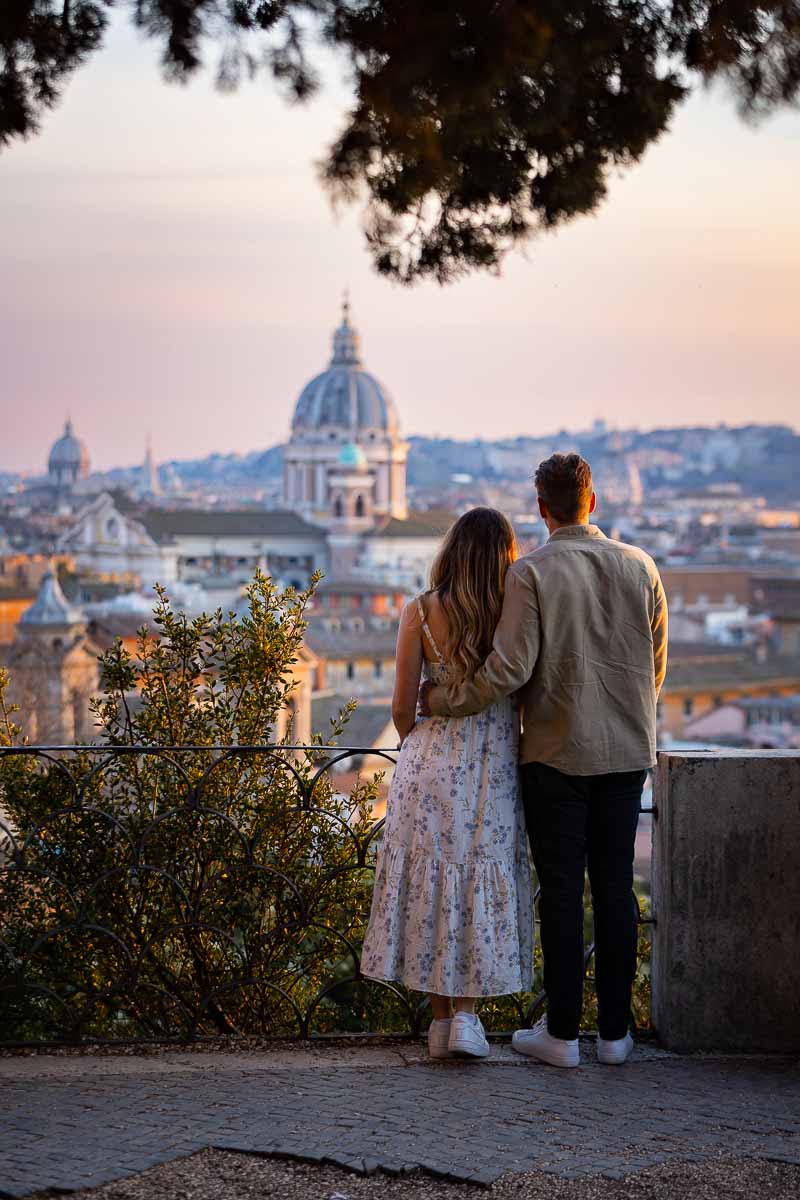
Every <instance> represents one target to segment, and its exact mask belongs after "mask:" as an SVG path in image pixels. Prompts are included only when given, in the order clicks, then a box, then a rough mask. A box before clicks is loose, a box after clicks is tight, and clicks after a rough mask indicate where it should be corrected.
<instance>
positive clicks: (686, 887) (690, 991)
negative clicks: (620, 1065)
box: [652, 750, 800, 1053]
mask: <svg viewBox="0 0 800 1200" xmlns="http://www.w3.org/2000/svg"><path fill="white" fill-rule="evenodd" d="M656 804H657V808H658V817H657V819H656V820H655V821H654V823H653V876H652V878H653V911H654V915H655V918H656V926H655V930H654V934H653V964H652V986H653V1024H654V1026H655V1029H656V1032H657V1033H658V1035H659V1037H660V1038H661V1041H662V1042H663V1043H664V1044H665V1045H666V1046H667V1047H668V1048H669V1049H673V1050H728V1051H739V1052H741V1051H745V1052H749V1051H752V1052H757V1051H768V1052H783V1053H797V1052H798V1051H800V753H798V752H796V751H766V750H765V751H742V750H735V751H723V752H703V753H700V752H685V753H680V752H666V753H662V754H660V755H659V763H658V770H657V776H656Z"/></svg>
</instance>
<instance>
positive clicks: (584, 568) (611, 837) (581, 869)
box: [422, 454, 667, 1067]
mask: <svg viewBox="0 0 800 1200" xmlns="http://www.w3.org/2000/svg"><path fill="white" fill-rule="evenodd" d="M535 481H536V490H537V493H538V501H539V512H540V513H541V515H542V517H543V519H544V521H545V523H546V525H547V528H548V530H549V532H550V538H549V540H548V541H547V543H546V544H545V545H544V546H540V547H539V548H538V549H537V550H534V551H533V552H532V553H531V554H527V555H525V556H524V557H523V558H520V559H518V560H517V562H516V563H514V564H513V566H511V567H510V569H509V571H508V575H507V576H506V585H505V597H504V602H503V611H502V615H501V618H500V623H499V624H498V626H497V631H496V633H495V637H494V644H493V649H492V652H491V654H490V655H489V657H488V658H487V660H486V662H485V663H484V665H483V666H482V667H481V669H480V670H479V671H478V672H477V674H476V675H475V676H474V677H473V678H472V679H470V680H467V681H466V682H464V683H461V684H457V685H453V686H450V687H430V686H427V687H426V688H425V689H424V694H423V696H422V705H423V709H422V711H423V712H424V713H425V714H427V715H432V716H466V715H467V714H468V713H474V712H480V711H481V710H483V709H484V708H487V707H488V706H489V705H491V704H493V703H494V702H495V701H496V700H498V698H499V697H501V696H504V695H509V694H510V693H512V692H517V691H518V692H519V694H520V701H521V709H522V733H521V738H520V763H521V768H522V794H523V800H524V804H525V819H526V822H527V827H528V836H529V838H530V843H531V849H532V852H533V860H534V864H535V866H536V871H537V874H538V876H539V884H540V887H541V898H540V907H539V913H540V919H541V934H542V951H543V955H544V984H545V990H546V992H547V1016H546V1018H543V1019H542V1021H540V1022H539V1023H538V1024H537V1025H536V1026H535V1027H534V1028H533V1029H530V1030H527V1029H520V1030H517V1032H516V1033H515V1034H514V1038H513V1041H512V1045H513V1047H514V1049H515V1050H517V1051H519V1052H520V1053H521V1054H527V1055H530V1056H531V1057H532V1058H537V1059H539V1060H540V1061H542V1062H546V1063H550V1064H552V1065H553V1066H560V1067H576V1066H578V1064H579V1050H578V1027H579V1023H580V1015H581V1008H582V1002H583V978H584V943H583V888H584V874H585V870H586V866H587V865H588V870H589V881H590V884H591V889H592V906H593V911H594V931H595V956H596V961H595V979H596V983H597V998H598V1010H599V1011H598V1026H599V1038H598V1058H599V1059H600V1061H601V1062H603V1063H607V1064H614V1065H617V1064H621V1063H624V1062H625V1061H626V1060H627V1058H628V1057H629V1056H630V1054H631V1051H632V1049H633V1040H632V1038H631V1036H630V1033H629V1031H628V1023H629V1017H630V1005H631V988H632V985H633V979H634V975H635V972H636V944H637V926H636V918H637V910H636V901H635V897H634V895H633V855H634V841H635V837H636V826H637V824H638V820H639V808H640V802H641V795H642V788H643V786H644V782H645V778H646V775H647V770H648V768H650V767H652V766H654V764H655V759H656V702H657V699H658V694H659V692H660V690H661V685H662V683H663V682H664V675H665V673H666V660H667V604H666V599H665V597H664V589H663V587H662V584H661V579H660V578H659V574H658V570H657V568H656V566H655V563H654V562H653V560H652V559H651V558H650V557H649V556H648V555H647V554H645V553H644V551H642V550H639V549H637V548H636V547H635V546H628V545H625V544H624V543H622V542H615V541H612V540H610V539H609V538H607V537H606V536H605V535H604V534H603V533H602V532H601V530H600V529H598V528H597V526H595V525H591V524H590V523H589V518H590V516H591V514H592V513H593V512H594V510H595V505H596V503H597V500H596V497H595V494H594V491H593V488H592V472H591V468H590V467H589V464H588V463H587V462H586V461H585V460H584V459H583V458H581V457H580V455H578V454H567V455H563V454H554V455H553V456H552V458H548V459H547V460H546V461H545V462H543V463H540V464H539V468H538V470H537V472H536V480H535Z"/></svg>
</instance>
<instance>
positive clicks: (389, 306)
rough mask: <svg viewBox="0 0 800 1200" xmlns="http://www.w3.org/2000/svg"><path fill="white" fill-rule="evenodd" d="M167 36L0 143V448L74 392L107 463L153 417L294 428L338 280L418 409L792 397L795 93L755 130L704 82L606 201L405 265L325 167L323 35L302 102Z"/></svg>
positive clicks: (66, 410) (410, 423) (423, 414)
mask: <svg viewBox="0 0 800 1200" xmlns="http://www.w3.org/2000/svg"><path fill="white" fill-rule="evenodd" d="M156 60H157V50H156V48H155V46H154V45H153V44H152V43H148V42H145V41H143V40H141V39H139V38H137V37H135V36H134V35H133V34H132V32H131V31H130V28H129V26H128V24H127V21H126V22H125V23H123V24H122V25H120V23H119V22H118V21H117V22H116V23H115V26H114V29H113V31H112V36H111V37H110V39H109V43H108V46H107V47H106V49H105V50H104V51H103V52H101V54H100V55H98V56H97V58H95V59H94V60H93V61H92V62H90V63H89V65H88V66H86V67H84V68H83V69H82V70H81V71H79V72H78V73H77V75H76V76H75V78H74V79H73V80H72V81H71V83H70V84H69V85H68V87H67V89H66V94H65V97H64V100H63V102H62V103H61V105H60V106H59V107H58V108H57V109H56V111H55V112H54V113H52V114H51V115H50V116H49V118H48V119H47V121H46V123H45V126H44V129H43V131H42V133H41V134H40V135H39V137H38V138H36V139H33V140H32V141H30V142H29V143H26V144H23V145H16V146H13V147H11V148H10V149H9V150H7V151H6V152H5V153H4V154H3V155H2V156H1V157H0V181H1V182H2V195H1V196H0V206H2V207H0V212H2V215H3V221H2V229H1V230H0V264H1V265H2V270H3V274H4V277H5V279H6V280H7V286H6V288H5V289H4V291H3V297H2V300H0V303H1V304H2V306H3V318H2V322H0V329H2V334H1V335H0V354H1V355H2V361H3V365H4V375H5V388H4V402H5V404H7V405H8V406H9V408H11V409H12V410H13V411H15V412H17V413H18V414H20V415H21V414H30V415H31V417H32V418H33V419H29V420H27V421H20V422H19V423H18V428H17V431H16V433H15V435H14V437H13V439H9V441H8V442H7V444H6V446H5V447H4V450H3V453H2V461H0V468H2V469H5V470H25V471H30V472H35V471H37V470H44V466H45V464H44V461H43V456H44V454H45V453H46V448H47V446H48V445H49V443H50V441H51V440H52V436H54V435H55V434H56V433H57V432H58V430H59V429H60V428H61V426H62V425H63V421H64V419H65V417H66V416H67V415H71V416H72V419H73V421H74V422H75V426H76V429H77V430H78V431H79V432H80V434H81V436H83V437H84V438H85V439H86V440H87V441H88V442H89V444H90V448H91V451H92V458H93V462H94V464H95V465H96V466H97V467H98V468H99V469H101V470H103V469H108V468H110V467H111V466H117V465H120V466H124V465H130V464H133V463H135V462H138V461H140V459H141V457H142V454H143V450H144V444H145V438H146V434H147V431H148V430H152V432H153V435H154V443H155V444H154V450H155V453H156V456H157V458H158V460H159V461H166V460H170V459H187V458H196V457H202V456H204V455H205V454H208V453H210V452H213V451H215V450H216V451H219V452H220V453H229V452H247V451H248V450H252V449H259V448H267V447H268V446H270V445H274V444H276V443H278V442H282V441H284V440H285V438H286V436H287V434H288V428H289V420H290V416H291V412H292V408H293V406H294V403H295V401H296V398H297V395H298V393H299V391H300V389H301V388H302V386H303V385H304V383H305V382H306V381H307V379H308V378H309V377H310V376H311V375H313V374H315V373H316V372H317V371H320V370H322V369H323V368H324V367H325V365H326V364H327V361H328V358H329V354H330V334H331V331H332V329H333V326H334V325H335V324H336V321H337V318H338V310H339V303H340V297H341V293H342V290H343V288H344V287H345V286H349V288H350V292H351V297H352V303H353V318H354V322H355V324H356V325H357V326H358V328H359V330H360V332H361V335H362V338H363V344H364V360H365V363H366V365H367V367H368V368H369V369H370V370H371V371H374V373H375V374H376V375H377V376H378V377H379V378H380V379H381V380H382V381H383V382H384V383H385V384H386V386H387V387H388V389H389V391H390V392H391V393H392V394H393V395H394V396H395V399H396V401H397V403H398V406H399V408H400V411H401V416H402V421H403V432H404V433H405V434H406V435H414V434H419V435H423V436H435V435H437V434H438V435H441V436H452V435H457V436H459V437H465V438H469V437H475V436H483V437H487V438H496V437H503V436H513V435H517V434H519V435H531V436H539V435H545V434H548V433H551V432H553V431H554V430H557V429H560V428H568V429H575V430H577V429H581V428H583V429H585V428H587V427H589V426H590V425H591V424H592V422H593V421H594V420H595V419H597V418H604V419H605V420H607V421H608V422H609V423H610V424H612V425H616V426H619V427H626V426H632V425H637V426H639V427H641V428H653V427H657V426H661V425H669V424H674V425H685V424H708V425H716V424H719V423H720V422H725V423H727V424H730V425H741V424H747V423H748V422H750V421H758V422H759V423H762V422H768V421H771V422H775V423H782V424H790V425H794V424H795V423H796V417H795V413H796V410H797V406H796V388H795V383H794V380H795V379H796V378H797V375H798V368H800V350H798V346H797V339H796V336H795V330H794V318H795V314H796V312H797V311H798V310H800V282H798V280H800V272H799V271H798V269H797V268H798V267H800V238H799V237H798V231H797V218H796V214H795V212H794V211H793V202H792V195H793V185H792V179H793V175H794V173H795V170H796V151H794V147H793V145H792V136H793V135H794V138H795V140H796V134H797V132H798V129H800V117H798V115H797V114H783V115H780V116H778V117H774V118H772V119H771V120H770V121H768V122H766V123H765V124H764V125H763V126H762V127H761V128H760V129H758V130H757V131H756V132H754V131H753V130H752V129H751V128H750V127H749V126H747V125H745V124H744V123H742V122H741V121H740V120H739V119H738V117H737V116H736V114H735V112H734V110H733V102H732V100H731V99H730V98H729V97H724V98H723V97H722V96H721V95H720V94H719V92H717V91H715V92H712V93H709V94H699V95H697V96H696V97H694V98H693V99H692V100H691V101H690V102H689V104H688V105H687V106H685V107H684V108H683V109H682V110H681V112H680V113H679V115H678V117H677V119H676V121H675V130H674V132H673V133H672V134H670V135H668V136H667V137H665V138H664V139H662V141H661V142H660V143H659V144H658V145H657V146H656V147H655V148H653V149H652V150H651V151H650V152H649V154H648V155H647V157H646V160H645V162H644V163H643V164H642V165H640V166H639V167H637V168H634V169H633V170H632V171H630V172H626V173H625V174H624V175H623V176H621V177H620V178H615V179H612V180H611V181H610V198H609V200H608V202H607V203H606V205H605V206H604V207H603V208H602V210H601V211H600V213H599V214H598V215H597V216H596V217H594V218H591V219H585V220H583V221H580V222H578V223H576V224H574V225H573V226H571V227H570V228H568V229H566V230H564V231H563V232H561V233H559V234H558V235H556V236H550V237H543V238H541V239H539V240H537V241H534V242H533V243H531V245H530V246H529V247H528V250H527V253H526V255H522V254H520V253H517V254H514V255H512V256H511V257H510V258H509V259H508V260H507V263H506V266H505V268H504V271H503V275H502V277H501V278H499V279H495V278H491V277H471V278H469V279H467V280H464V281H462V282H460V283H457V284H455V285H453V286H451V287H450V288H448V289H439V288H437V287H435V286H434V285H431V284H426V285H422V286H419V287H417V288H415V289H411V290H406V289H401V288H398V287H396V286H392V285H389V284H388V283H386V282H385V281H383V280H381V279H379V278H378V277H377V276H376V275H375V274H374V273H373V272H372V271H371V268H370V265H369V261H368V258H367V255H366V252H365V250H364V247H363V244H362V235H361V232H360V229H359V223H358V213H357V211H346V212H344V213H343V214H341V215H340V216H339V217H338V219H334V218H333V216H332V215H331V212H330V208H329V205H328V200H327V198H326V196H325V195H324V193H323V191H322V190H321V188H320V186H319V184H318V182H317V180H316V177H315V173H314V167H313V162H314V160H315V159H319V158H320V157H321V155H322V153H323V151H324V148H325V145H326V144H327V142H328V141H330V139H331V138H332V137H333V136H334V134H335V132H336V129H337V128H338V125H339V123H340V116H341V112H342V110H343V107H344V105H345V103H346V98H347V94H346V90H345V89H344V88H343V87H342V85H341V84H340V83H339V82H338V81H337V78H336V76H337V71H338V67H337V66H336V64H335V63H334V62H333V61H332V60H326V62H325V69H326V73H327V74H328V75H329V77H330V79H329V82H328V85H327V87H326V90H325V91H324V92H323V94H322V96H321V98H320V99H319V100H317V101H316V102H314V103H313V104H312V105H310V106H309V107H307V108H297V107H290V106H287V105H285V104H284V102H283V101H282V100H281V99H280V98H279V97H278V96H277V95H276V94H275V92H274V90H272V89H270V88H266V87H260V86H256V85H249V86H245V87H243V88H242V90H241V91H240V92H239V93H237V94H236V95H235V96H233V97H231V96H222V95H220V94H219V93H216V92H215V91H214V90H213V88H212V86H211V83H210V80H209V77H208V75H205V76H204V77H203V78H201V79H198V80H197V81H195V82H194V83H192V84H191V85H190V86H189V87H187V88H177V87H174V86H168V85H166V84H165V83H163V81H162V80H161V78H160V75H159V71H158V67H157V62H156ZM101 97H102V98H103V103H102V105H101V104H100V103H99V100H100V98H101ZM155 128H157V130H158V136H156V137H154V136H153V130H154V129H155ZM267 142H269V144H267ZM489 422H491V426H490V427H488V426H489ZM126 447H127V449H126Z"/></svg>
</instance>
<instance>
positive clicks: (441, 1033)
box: [428, 1017, 453, 1058]
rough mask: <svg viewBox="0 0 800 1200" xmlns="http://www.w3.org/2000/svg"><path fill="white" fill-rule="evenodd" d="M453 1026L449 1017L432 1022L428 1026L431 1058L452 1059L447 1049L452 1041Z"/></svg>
mask: <svg viewBox="0 0 800 1200" xmlns="http://www.w3.org/2000/svg"><path fill="white" fill-rule="evenodd" d="M452 1024H453V1022H452V1020H451V1019H450V1018H449V1017H444V1018H441V1019H440V1020H438V1021H436V1020H434V1021H431V1023H430V1025H429V1026H428V1054H429V1055H430V1057H431V1058H452V1057H453V1055H452V1054H451V1053H450V1051H449V1050H448V1048H447V1043H448V1041H449V1039H450V1026H451V1025H452Z"/></svg>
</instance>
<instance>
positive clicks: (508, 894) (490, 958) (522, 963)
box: [361, 599, 534, 997]
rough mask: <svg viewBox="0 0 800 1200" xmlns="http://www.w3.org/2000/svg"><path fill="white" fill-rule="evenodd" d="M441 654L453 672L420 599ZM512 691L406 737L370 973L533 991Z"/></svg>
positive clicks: (445, 986)
mask: <svg viewBox="0 0 800 1200" xmlns="http://www.w3.org/2000/svg"><path fill="white" fill-rule="evenodd" d="M417 606H418V609H419V615H420V619H421V623H422V629H423V632H424V636H425V637H426V638H427V639H428V641H429V643H430V645H431V648H432V650H433V652H434V654H435V655H436V660H437V661H436V662H429V661H428V660H427V659H425V660H424V667H423V672H424V677H425V678H428V679H431V680H432V681H433V682H434V683H437V684H439V683H447V682H448V680H449V679H450V678H451V675H450V668H449V666H448V664H446V663H445V662H444V661H443V660H442V657H441V655H440V654H439V650H438V648H437V646H436V643H435V641H434V639H433V635H432V634H431V631H430V629H429V627H428V624H427V621H426V620H425V614H424V611H423V609H422V604H421V601H420V600H419V599H418V600H417ZM518 738H519V717H518V714H517V711H516V708H515V705H514V702H513V701H512V699H511V697H504V698H503V699H502V700H499V701H498V702H497V703H496V704H494V705H492V707H491V708H488V709H486V710H485V711H484V712H481V713H475V714H474V715H473V716H468V717H427V718H426V717H420V718H418V719H417V723H416V725H415V726H414V728H413V729H412V730H411V732H410V734H409V735H408V737H407V738H406V740H405V741H404V742H403V747H402V749H401V751H400V755H399V759H398V763H397V768H396V770H395V773H394V777H393V779H392V785H391V790H390V793H389V801H388V805H387V812H386V824H385V827H384V831H383V841H382V845H381V847H380V850H379V852H378V861H377V866H376V871H375V890H374V893H373V897H372V911H371V914H370V920H369V928H368V931H367V936H366V938H365V939H364V948H363V952H362V958H361V971H362V974H363V975H365V976H367V977H368V978H370V979H383V980H397V981H399V982H400V983H404V984H405V985H406V986H407V987H409V988H415V989H416V990H418V991H421V992H431V993H434V994H436V995H440V996H476V997H477V996H500V995H504V994H506V993H509V992H518V991H525V990H526V989H528V988H530V986H531V977H532V973H533V937H534V927H533V888H532V882H531V864H530V855H529V851H528V841H527V837H526V834H525V823H524V818H523V812H522V801H521V797H520V787H519V768H518V765H517V748H518Z"/></svg>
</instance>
